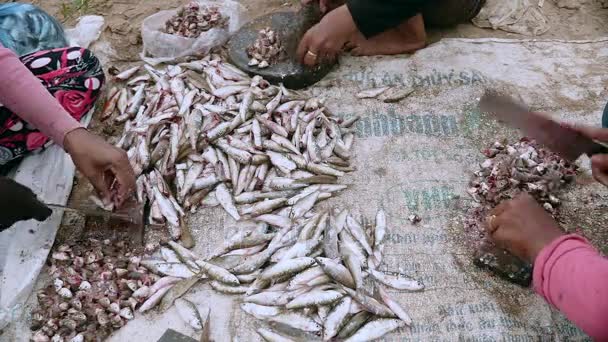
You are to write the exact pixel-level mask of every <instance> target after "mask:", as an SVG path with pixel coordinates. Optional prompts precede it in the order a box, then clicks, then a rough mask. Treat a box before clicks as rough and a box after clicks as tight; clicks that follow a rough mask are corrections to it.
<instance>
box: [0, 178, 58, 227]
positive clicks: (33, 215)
mask: <svg viewBox="0 0 608 342" xmlns="http://www.w3.org/2000/svg"><path fill="white" fill-rule="evenodd" d="M51 213H52V210H51V209H50V208H49V207H47V206H46V205H44V203H42V202H40V201H39V200H38V198H37V197H36V194H34V193H33V192H32V190H30V188H28V187H26V186H23V185H21V184H19V183H17V182H15V181H14V180H12V179H10V178H7V177H0V231H2V230H4V229H6V228H9V227H10V226H12V225H13V224H15V222H18V221H24V220H30V219H36V220H37V221H44V220H46V219H47V218H48V217H49V216H51Z"/></svg>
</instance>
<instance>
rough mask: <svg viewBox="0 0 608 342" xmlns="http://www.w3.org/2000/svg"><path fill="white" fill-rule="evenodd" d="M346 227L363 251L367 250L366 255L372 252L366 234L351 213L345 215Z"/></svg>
mask: <svg viewBox="0 0 608 342" xmlns="http://www.w3.org/2000/svg"><path fill="white" fill-rule="evenodd" d="M346 227H348V229H349V231H350V233H351V234H352V235H353V237H354V238H355V239H356V241H357V242H358V243H360V244H361V246H362V247H363V248H364V249H365V252H367V254H368V255H369V254H372V253H373V252H372V247H371V246H370V244H369V242H368V241H367V236H366V234H365V231H363V227H361V224H360V223H359V222H357V220H355V219H354V218H353V217H352V216H351V215H349V216H347V217H346Z"/></svg>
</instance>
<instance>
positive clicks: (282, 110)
mask: <svg viewBox="0 0 608 342" xmlns="http://www.w3.org/2000/svg"><path fill="white" fill-rule="evenodd" d="M138 69H139V68H138V67H135V68H132V69H129V70H126V71H125V72H123V73H121V74H118V75H116V76H115V78H116V79H119V80H121V79H122V80H128V79H130V78H132V77H133V76H135V74H136V73H137V71H138ZM145 70H146V72H147V74H146V75H143V76H138V77H133V78H132V79H130V80H128V81H127V82H126V87H124V88H123V89H122V90H120V91H118V89H116V88H115V89H113V90H112V91H111V92H110V99H109V100H108V102H107V104H106V108H104V112H103V113H102V120H103V119H107V118H109V117H110V116H112V114H113V113H114V112H115V111H116V110H117V111H118V115H117V116H115V118H114V120H115V121H116V122H125V127H124V132H123V135H122V137H121V138H120V140H119V141H118V142H117V143H116V145H117V146H118V147H121V148H123V149H125V150H127V154H128V156H129V160H130V161H131V165H132V166H133V168H134V170H135V172H136V174H137V175H138V179H137V198H138V200H139V201H140V202H144V201H146V200H148V201H149V202H150V205H151V210H150V221H151V222H152V223H156V224H165V223H167V226H168V229H169V233H170V235H171V237H172V238H173V239H178V238H180V235H181V234H182V230H183V227H181V224H180V223H181V222H182V221H183V220H182V217H183V216H184V214H185V212H186V211H187V210H190V211H194V210H196V208H198V207H199V206H207V207H208V206H215V205H218V204H219V205H221V206H222V207H223V208H224V209H225V210H226V211H227V212H228V214H230V216H232V217H233V218H234V219H235V220H237V221H238V220H239V219H241V217H244V218H255V219H256V220H260V221H273V220H274V219H275V217H277V216H279V217H280V218H279V219H280V220H284V219H285V218H284V217H283V216H281V215H277V214H273V212H275V211H279V210H282V212H283V213H285V212H287V213H288V215H289V216H290V217H291V218H298V217H300V216H301V215H302V214H303V213H304V212H306V211H307V210H309V209H310V208H311V207H312V206H313V205H314V204H315V203H317V202H319V201H322V200H324V199H327V198H329V197H331V196H332V194H334V193H335V192H337V191H340V190H342V189H344V188H346V186H345V185H338V184H335V183H336V182H337V179H338V177H340V176H342V175H344V173H345V172H348V171H352V170H354V168H353V167H352V166H350V156H351V153H350V149H351V147H352V145H353V140H354V134H353V129H354V128H352V125H353V123H354V122H355V121H356V119H357V118H356V117H355V118H353V119H349V120H346V121H343V120H342V119H340V118H338V117H335V116H333V115H332V114H331V113H329V111H328V110H327V109H326V108H325V107H324V106H323V103H324V100H323V99H320V98H306V97H304V96H302V95H300V94H298V93H296V92H294V91H289V90H287V89H285V88H284V87H282V86H281V87H278V86H272V85H270V84H269V83H268V82H266V81H265V80H263V79H262V78H261V77H259V76H255V77H253V78H249V77H248V76H247V75H246V74H244V73H242V72H241V71H240V70H238V69H237V68H236V67H234V66H232V65H230V64H227V63H224V62H222V61H221V59H220V58H219V57H218V56H215V55H213V56H211V55H209V56H206V57H205V58H204V59H202V60H197V61H192V62H188V63H182V64H179V65H169V66H167V68H166V69H164V70H157V69H154V68H152V67H150V66H149V65H145ZM132 89H133V90H134V91H135V94H134V95H131V93H132ZM187 247H190V246H187Z"/></svg>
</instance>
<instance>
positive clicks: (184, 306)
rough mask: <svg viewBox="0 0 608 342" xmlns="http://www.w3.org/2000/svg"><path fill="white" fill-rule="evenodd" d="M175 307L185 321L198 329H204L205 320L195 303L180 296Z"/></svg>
mask: <svg viewBox="0 0 608 342" xmlns="http://www.w3.org/2000/svg"><path fill="white" fill-rule="evenodd" d="M175 308H176V309H177V314H178V315H179V317H180V318H181V319H182V320H183V321H184V322H186V323H188V325H190V326H191V327H192V328H194V329H196V330H201V329H203V322H202V320H201V317H200V315H199V313H198V310H197V308H196V305H194V303H192V302H191V301H189V300H187V299H183V298H178V299H176V300H175Z"/></svg>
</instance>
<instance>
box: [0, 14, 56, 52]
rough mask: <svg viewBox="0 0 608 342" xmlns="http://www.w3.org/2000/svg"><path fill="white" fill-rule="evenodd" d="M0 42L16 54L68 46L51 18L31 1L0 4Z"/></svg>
mask: <svg viewBox="0 0 608 342" xmlns="http://www.w3.org/2000/svg"><path fill="white" fill-rule="evenodd" d="M0 43H2V45H4V47H6V48H9V49H11V50H13V51H14V52H15V53H16V54H17V55H18V56H23V55H26V54H28V53H32V52H36V51H40V50H49V49H55V48H60V47H66V46H68V41H67V39H66V38H65V33H64V31H63V28H62V27H61V24H59V22H57V20H55V18H53V17H51V16H50V15H49V14H48V13H46V12H45V11H43V10H41V9H40V8H38V7H36V6H34V5H30V4H21V3H10V4H3V5H0Z"/></svg>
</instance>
